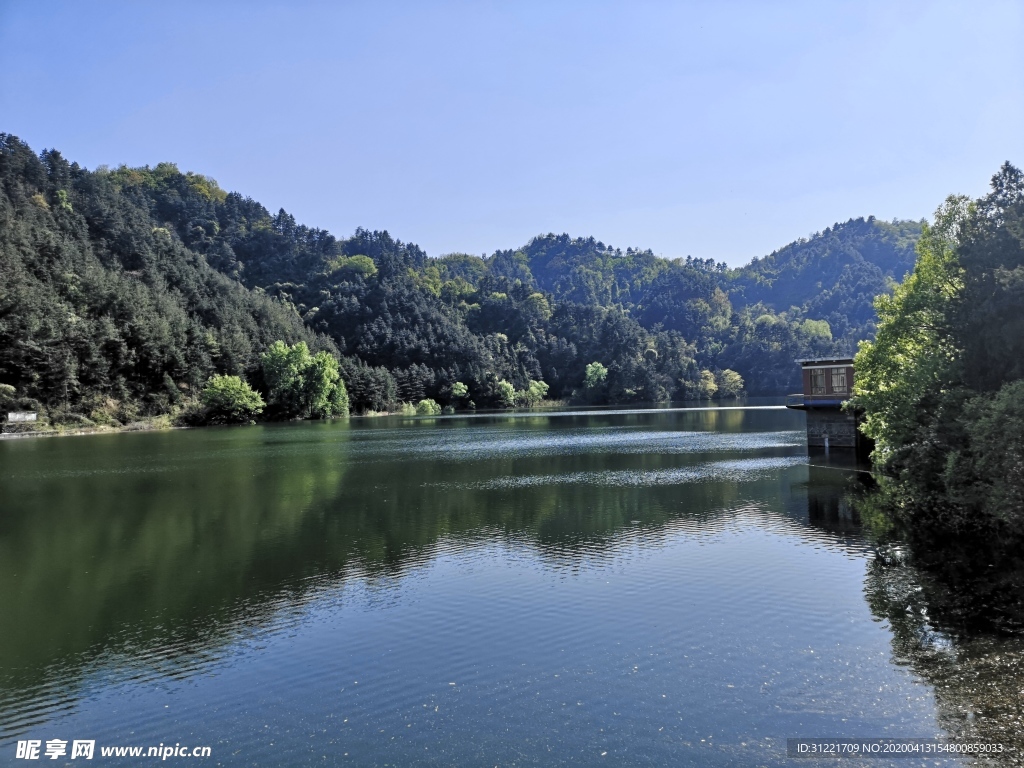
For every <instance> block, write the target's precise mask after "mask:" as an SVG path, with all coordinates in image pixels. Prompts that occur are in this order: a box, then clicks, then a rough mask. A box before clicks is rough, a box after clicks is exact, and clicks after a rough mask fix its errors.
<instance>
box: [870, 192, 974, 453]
mask: <svg viewBox="0 0 1024 768" xmlns="http://www.w3.org/2000/svg"><path fill="white" fill-rule="evenodd" d="M970 209H971V206H970V203H969V201H968V199H967V198H965V197H950V198H948V199H947V200H946V202H945V204H944V205H943V207H941V208H940V209H939V210H938V211H937V212H936V215H935V224H934V226H927V225H926V226H925V228H924V232H923V234H922V236H921V239H920V240H919V241H918V244H917V253H918V256H917V263H916V264H915V266H914V270H913V272H911V273H910V275H909V276H908V277H907V279H906V280H905V281H904V282H903V283H902V284H901V285H899V286H898V287H897V288H896V290H895V292H894V293H893V294H892V295H891V296H889V295H885V294H883V295H881V296H879V297H878V298H877V299H876V300H875V309H876V310H877V312H878V316H879V325H878V333H877V334H876V336H875V340H874V341H873V342H869V341H865V342H861V344H860V348H859V350H858V352H857V356H856V359H855V361H854V365H855V367H856V371H857V376H856V379H855V384H854V399H853V404H852V407H856V408H862V409H864V412H865V420H864V425H863V427H862V430H863V432H864V434H866V435H868V436H869V437H871V438H872V439H873V440H874V441H875V456H874V459H875V461H876V464H878V465H879V466H880V467H881V468H883V469H886V470H889V471H892V472H895V473H898V472H899V469H898V468H897V466H896V464H898V463H899V462H900V460H901V457H902V458H907V457H908V450H909V449H910V448H911V446H914V445H917V444H919V443H920V441H921V440H922V439H924V440H925V441H927V437H926V433H927V431H928V429H929V427H928V425H929V424H930V423H931V422H932V421H933V419H934V417H935V414H936V411H937V409H938V408H939V407H940V399H941V398H939V397H937V395H938V394H939V393H940V392H941V391H942V390H943V389H948V387H949V386H950V385H951V383H952V382H953V381H954V380H955V379H956V378H957V369H958V360H959V351H958V349H957V347H956V344H955V341H954V339H953V337H952V327H951V325H950V312H951V309H952V303H953V301H954V299H955V298H956V297H957V296H958V295H959V294H960V292H961V291H962V290H963V287H964V271H963V268H962V267H961V266H960V261H959V258H958V256H957V233H958V231H959V230H960V228H961V226H962V225H963V222H964V221H965V219H966V218H967V216H968V215H969V213H970ZM893 462H896V464H894V463H893Z"/></svg>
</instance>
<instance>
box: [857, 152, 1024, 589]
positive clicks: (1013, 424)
mask: <svg viewBox="0 0 1024 768" xmlns="http://www.w3.org/2000/svg"><path fill="white" fill-rule="evenodd" d="M878 311H879V313H880V316H881V322H880V325H879V329H878V335H877V338H876V339H875V340H874V342H871V343H865V344H864V345H862V348H861V350H860V352H859V353H858V355H857V360H856V363H857V382H856V389H855V395H856V397H855V400H856V403H857V405H859V406H860V407H862V408H864V409H865V411H866V425H865V430H866V431H867V432H868V433H869V434H870V436H871V437H873V438H874V439H875V440H876V443H877V448H876V451H875V457H874V458H875V462H876V465H877V467H878V468H879V470H880V472H881V473H882V475H883V483H882V487H883V491H884V492H883V494H882V498H883V499H884V501H885V508H886V511H888V512H889V514H890V516H891V518H892V519H893V520H894V521H896V523H897V524H898V525H899V526H900V527H902V528H904V529H905V530H906V532H908V533H909V534H910V536H911V539H912V540H914V541H924V542H927V543H928V546H926V547H924V550H925V551H934V552H944V551H945V550H946V549H947V548H948V546H947V545H948V544H949V543H951V542H958V543H960V544H962V545H963V546H978V548H979V549H980V550H981V551H982V554H981V555H980V556H979V555H977V554H976V553H975V554H974V555H972V557H970V558H968V559H967V562H971V563H974V564H979V563H980V565H981V567H982V569H985V568H993V567H994V565H995V564H997V563H998V561H999V560H1000V559H1003V560H1007V561H1013V563H1014V564H1015V565H1014V566H1013V568H1014V569H1017V570H1019V569H1020V552H1021V549H1020V545H1021V543H1022V542H1024V174H1022V173H1021V172H1020V170H1018V169H1017V168H1014V167H1013V166H1011V165H1010V164H1006V165H1004V166H1003V168H1002V169H1001V170H1000V171H999V173H998V174H996V176H995V177H994V178H993V180H992V192H991V193H990V194H989V195H987V196H985V197H983V198H981V199H980V200H975V201H971V200H968V199H967V198H963V197H951V198H949V199H948V200H947V201H946V204H945V205H944V206H943V207H942V208H940V209H939V212H938V214H937V216H936V221H935V225H934V226H931V227H926V228H925V232H924V235H923V236H922V238H921V240H920V243H919V245H918V259H917V263H916V265H915V267H914V270H913V272H912V274H911V275H910V276H909V277H908V278H907V280H906V281H904V282H903V284H902V285H900V286H899V288H898V289H897V290H896V292H895V294H893V295H891V296H889V295H885V296H882V297H880V298H879V300H878ZM936 543H942V544H943V546H942V547H939V546H933V545H935V544H936ZM1003 570H1006V569H1002V568H1000V569H998V570H997V571H995V572H999V573H1002V572H1003ZM990 573H992V572H990ZM1008 594H1010V595H1013V596H1014V599H1015V600H1016V599H1018V597H1019V592H1008Z"/></svg>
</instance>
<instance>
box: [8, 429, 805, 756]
mask: <svg viewBox="0 0 1024 768" xmlns="http://www.w3.org/2000/svg"><path fill="white" fill-rule="evenodd" d="M638 418H639V421H636V422H635V423H634V422H631V421H630V418H629V417H623V416H622V415H621V414H594V413H585V414H578V415H576V414H574V415H572V416H569V417H566V418H562V419H558V420H557V426H556V428H554V429H553V428H552V423H553V422H552V420H551V419H550V418H549V417H547V416H540V417H530V416H518V417H517V418H515V419H514V420H509V419H507V418H503V417H501V416H494V417H487V416H484V417H480V418H476V419H473V420H458V419H453V420H443V419H437V420H418V421H415V422H404V423H403V422H400V421H396V420H393V419H391V420H389V419H377V420H373V421H372V422H371V421H366V420H364V421H352V422H348V423H345V422H339V423H330V424H304V425H264V426H258V427H251V428H242V429H230V428H225V429H208V430H196V431H189V432H166V433H148V434H134V435H112V436H96V437H90V438H73V439H67V440H40V441H32V442H31V443H27V442H26V443H20V444H18V445H15V446H12V445H10V444H7V445H0V451H2V453H0V475H2V482H3V495H2V497H0V604H2V605H3V609H4V621H3V622H0V736H3V735H4V734H7V735H10V734H12V733H14V732H20V731H23V730H24V729H25V728H26V727H28V726H30V725H32V724H33V723H37V722H41V721H43V720H45V719H46V718H47V717H49V716H50V715H51V714H52V713H53V712H54V710H61V709H67V708H73V707H74V706H75V705H76V703H77V702H78V700H79V699H80V698H81V696H82V687H83V686H88V685H90V684H100V685H101V684H104V683H111V682H116V681H117V680H126V679H128V680H130V679H154V678H158V677H161V676H169V677H172V678H180V677H183V676H186V675H189V674H191V673H192V672H194V671H195V670H196V669H198V668H200V667H202V666H203V665H204V664H207V663H209V662H210V661H212V660H215V659H216V658H217V655H218V654H219V653H220V652H221V650H222V649H223V648H225V646H227V645H229V644H230V643H232V642H234V641H237V640H238V639H239V638H241V637H243V636H245V635H246V633H251V632H252V631H253V630H254V629H256V628H258V627H259V626H261V625H266V624H267V623H269V622H270V621H271V620H277V619H279V617H280V615H281V614H282V613H287V612H288V611H291V610H295V609H297V608H301V606H302V605H304V604H305V603H306V602H308V601H309V600H311V599H313V597H314V596H315V595H316V594H319V593H322V592H323V591H324V590H326V589H329V588H331V587H332V585H338V584H341V583H343V582H344V581H345V580H346V578H347V577H348V576H349V575H350V574H354V575H357V576H359V577H362V578H366V579H369V580H371V581H372V580H374V579H382V578H383V579H394V578H397V577H401V576H403V575H404V574H405V573H407V572H408V571H409V570H410V569H415V568H416V567H418V566H419V565H421V564H423V563H425V562H428V561H429V560H430V559H431V558H433V557H435V556H436V554H437V553H438V552H439V551H442V550H448V549H450V548H452V547H458V548H466V547H472V546H474V545H475V544H481V543H483V542H485V541H487V540H489V539H493V537H494V536H495V535H496V534H497V535H499V536H501V537H504V538H505V539H506V540H508V541H510V542H514V543H515V544H516V545H517V546H526V547H529V548H532V549H533V550H534V551H535V552H537V553H539V554H540V556H541V557H542V559H544V560H545V561H547V562H548V563H549V565H551V566H552V567H572V566H573V565H574V564H576V563H578V562H579V561H580V560H581V559H582V558H584V557H585V558H589V559H595V558H600V557H602V552H605V553H607V554H608V556H610V553H611V552H612V551H613V549H614V547H615V546H616V543H617V542H618V543H619V545H624V544H623V542H621V541H620V540H619V538H618V536H617V534H619V533H620V532H622V531H624V530H628V531H629V532H630V533H631V534H637V533H638V532H639V533H641V534H643V536H645V537H646V538H645V540H646V541H648V542H653V541H656V540H657V539H658V538H659V537H660V536H663V535H664V532H665V530H666V524H667V523H668V522H669V521H671V520H675V519H678V518H679V517H680V516H684V517H689V518H691V519H693V520H695V521H700V520H703V519H707V518H708V517H710V516H713V515H716V514H721V512H720V511H721V510H723V509H726V508H729V507H731V506H735V503H736V502H737V501H738V500H739V499H741V494H742V493H743V492H744V491H743V485H742V484H735V483H732V484H730V483H722V482H714V483H710V482H709V483H704V484H702V483H701V482H700V481H701V480H702V479H707V478H708V477H711V476H714V477H716V478H718V479H721V478H722V477H727V476H730V475H731V476H733V477H735V478H738V479H740V480H744V481H749V482H754V483H756V482H771V481H770V478H771V474H772V471H773V470H774V469H776V468H777V467H779V466H789V465H792V464H794V463H798V462H799V461H800V459H799V457H796V458H794V453H798V451H799V441H798V435H794V434H793V433H792V431H791V430H789V429H787V428H788V427H789V426H790V425H789V424H788V423H787V422H786V421H785V419H784V418H783V419H781V420H780V419H779V418H777V417H776V418H774V419H773V418H772V417H770V416H769V417H767V419H768V420H767V421H766V422H765V424H766V429H765V430H764V431H761V432H751V431H750V429H749V426H745V425H744V417H743V414H742V412H741V411H723V412H714V411H711V412H700V413H697V414H688V415H687V414H676V415H671V414H670V415H669V419H670V423H669V425H668V428H666V429H661V430H656V431H652V430H651V429H649V428H648V425H647V424H646V422H645V421H644V418H646V417H643V416H641V417H638ZM661 418H663V419H664V418H665V417H664V415H663V416H662V417H661ZM737 450H741V451H744V452H746V453H745V454H744V455H746V454H749V455H750V456H751V458H750V459H749V460H745V461H744V460H740V461H737ZM605 454H608V455H605ZM597 456H600V461H599V462H598V463H597V464H595V457H597ZM681 482H685V483H693V484H694V485H693V487H692V489H691V492H689V493H688V494H687V496H686V503H685V505H681V504H680V502H679V499H678V494H677V492H676V489H677V488H678V485H679V483H681ZM651 483H653V487H652V486H651ZM602 488H605V489H614V490H615V492H614V493H608V492H602V491H601V489H602ZM634 538H635V536H634Z"/></svg>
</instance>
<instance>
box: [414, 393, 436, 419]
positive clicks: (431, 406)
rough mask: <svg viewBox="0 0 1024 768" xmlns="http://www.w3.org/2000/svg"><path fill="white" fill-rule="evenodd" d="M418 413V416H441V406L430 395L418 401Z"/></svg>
mask: <svg viewBox="0 0 1024 768" xmlns="http://www.w3.org/2000/svg"><path fill="white" fill-rule="evenodd" d="M416 415H417V416H440V415H441V406H440V405H438V404H437V403H436V402H434V401H433V400H431V399H430V398H429V397H428V398H425V399H423V400H420V401H419V402H418V403H416Z"/></svg>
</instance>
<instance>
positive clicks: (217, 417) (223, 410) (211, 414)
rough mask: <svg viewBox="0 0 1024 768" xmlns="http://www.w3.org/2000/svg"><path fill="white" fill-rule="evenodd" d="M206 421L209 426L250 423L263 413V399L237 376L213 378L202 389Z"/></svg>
mask: <svg viewBox="0 0 1024 768" xmlns="http://www.w3.org/2000/svg"><path fill="white" fill-rule="evenodd" d="M203 405H204V406H206V419H207V421H208V422H209V423H211V424H237V423H239V422H246V421H252V420H253V419H254V418H255V417H256V416H258V415H259V414H261V413H263V406H264V405H265V403H264V402H263V398H262V397H260V394H259V392H256V391H255V390H254V389H253V388H252V387H250V386H249V385H248V384H247V383H246V382H244V381H242V380H241V379H240V378H238V377H237V376H214V377H213V378H212V379H210V380H209V381H208V382H207V384H206V388H205V389H203Z"/></svg>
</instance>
